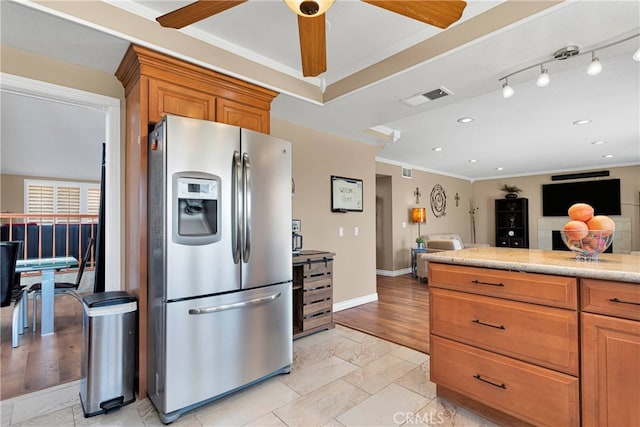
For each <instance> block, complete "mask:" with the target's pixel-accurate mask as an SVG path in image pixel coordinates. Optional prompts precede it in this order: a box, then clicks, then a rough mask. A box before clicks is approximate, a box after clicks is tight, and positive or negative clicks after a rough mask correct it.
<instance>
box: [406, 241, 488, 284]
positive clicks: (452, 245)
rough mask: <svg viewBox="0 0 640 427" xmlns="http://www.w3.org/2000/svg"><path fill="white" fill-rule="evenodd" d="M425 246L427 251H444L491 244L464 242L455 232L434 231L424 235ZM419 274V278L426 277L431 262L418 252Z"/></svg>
mask: <svg viewBox="0 0 640 427" xmlns="http://www.w3.org/2000/svg"><path fill="white" fill-rule="evenodd" d="M423 237H424V242H425V247H426V248H427V253H433V252H442V251H457V250H460V249H465V248H475V247H482V246H489V244H488V243H467V242H463V241H462V238H461V237H460V236H459V235H457V234H453V233H434V234H425V235H424V236H423ZM416 264H417V267H418V269H417V276H418V277H419V278H424V279H426V278H427V276H428V272H429V270H428V269H429V262H428V261H427V260H426V259H425V258H424V254H418V259H417V262H416Z"/></svg>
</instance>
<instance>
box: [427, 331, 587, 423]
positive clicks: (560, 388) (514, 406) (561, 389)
mask: <svg viewBox="0 0 640 427" xmlns="http://www.w3.org/2000/svg"><path fill="white" fill-rule="evenodd" d="M430 371H431V380H432V381H434V382H436V383H437V384H439V385H442V386H444V387H447V388H449V389H451V390H453V391H456V392H459V393H462V394H463V395H465V396H467V397H469V398H472V399H474V400H476V401H478V402H481V403H484V404H486V405H488V406H491V407H492V408H495V409H498V410H500V411H503V412H505V413H507V414H509V415H512V416H514V417H517V418H519V419H522V420H524V421H526V422H529V423H532V424H535V425H541V426H542V425H546V426H578V425H580V415H579V406H580V404H579V395H578V390H579V384H578V379H577V378H574V377H572V376H569V375H565V374H561V373H559V372H555V371H552V370H549V369H545V368H541V367H539V366H535V365H531V364H529V363H525V362H521V361H518V360H514V359H511V358H508V357H504V356H500V355H497V354H492V353H489V352H487V351H484V350H481V349H478V348H475V347H470V346H467V345H464V344H460V343H457V342H454V341H450V340H447V339H445V338H440V337H437V336H433V335H432V336H431V367H430Z"/></svg>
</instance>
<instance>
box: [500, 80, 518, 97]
mask: <svg viewBox="0 0 640 427" xmlns="http://www.w3.org/2000/svg"><path fill="white" fill-rule="evenodd" d="M515 93H516V91H515V90H514V89H513V88H512V87H511V86H509V79H504V84H503V85H502V97H503V98H505V99H507V98H511V97H512V96H513V95H514V94H515Z"/></svg>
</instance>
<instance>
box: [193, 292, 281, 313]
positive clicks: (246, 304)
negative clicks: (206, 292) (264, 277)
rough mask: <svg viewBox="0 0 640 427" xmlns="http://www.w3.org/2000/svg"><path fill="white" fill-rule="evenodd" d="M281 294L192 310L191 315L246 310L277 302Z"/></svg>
mask: <svg viewBox="0 0 640 427" xmlns="http://www.w3.org/2000/svg"><path fill="white" fill-rule="evenodd" d="M281 295H282V294H281V292H276V293H275V294H271V295H268V296H266V297H260V298H254V299H250V300H247V301H240V302H236V303H233V304H222V305H217V306H214V307H204V308H190V309H189V314H210V313H218V312H220V311H226V310H233V309H236V308H244V307H249V306H254V305H259V304H264V303H266V302H270V301H275V300H276V299H278V298H280V296H281Z"/></svg>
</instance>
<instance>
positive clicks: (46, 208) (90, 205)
mask: <svg viewBox="0 0 640 427" xmlns="http://www.w3.org/2000/svg"><path fill="white" fill-rule="evenodd" d="M24 189H25V208H26V213H34V214H96V215H97V214H98V210H99V208H100V185H99V184H94V183H84V182H63V181H39V180H25V181H24ZM30 220H35V219H30ZM38 221H40V219H39V218H38ZM42 221H43V222H45V223H51V222H52V220H51V219H48V220H47V219H42ZM64 221H66V219H65V220H64ZM78 221H79V220H78V219H70V222H78Z"/></svg>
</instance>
